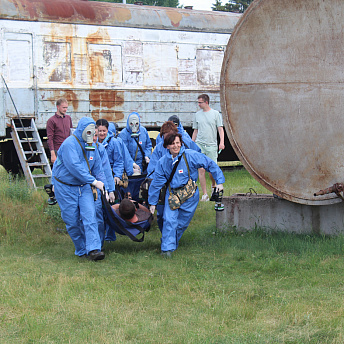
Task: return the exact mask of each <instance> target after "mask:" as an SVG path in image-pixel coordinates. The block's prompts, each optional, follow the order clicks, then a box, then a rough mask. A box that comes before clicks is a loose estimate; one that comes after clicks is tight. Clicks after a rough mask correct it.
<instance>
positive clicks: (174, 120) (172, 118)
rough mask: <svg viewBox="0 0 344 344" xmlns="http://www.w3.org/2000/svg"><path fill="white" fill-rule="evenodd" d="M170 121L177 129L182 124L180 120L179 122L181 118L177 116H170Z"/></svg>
mask: <svg viewBox="0 0 344 344" xmlns="http://www.w3.org/2000/svg"><path fill="white" fill-rule="evenodd" d="M168 121H172V122H173V123H174V124H175V125H176V126H177V127H178V125H179V124H180V120H179V117H178V116H177V115H172V116H170V118H169V119H168Z"/></svg>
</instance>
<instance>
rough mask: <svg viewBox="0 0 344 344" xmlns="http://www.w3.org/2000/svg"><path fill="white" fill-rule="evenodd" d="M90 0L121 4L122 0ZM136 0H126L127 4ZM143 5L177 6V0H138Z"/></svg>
mask: <svg viewBox="0 0 344 344" xmlns="http://www.w3.org/2000/svg"><path fill="white" fill-rule="evenodd" d="M91 1H103V2H115V3H117V4H121V3H122V2H123V1H122V0H91ZM136 1H138V0H126V2H127V4H133V3H134V2H136ZM140 1H142V3H143V5H147V6H163V7H177V6H179V0H140Z"/></svg>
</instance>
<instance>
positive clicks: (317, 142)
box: [221, 0, 344, 205]
mask: <svg viewBox="0 0 344 344" xmlns="http://www.w3.org/2000/svg"><path fill="white" fill-rule="evenodd" d="M343 17H344V2H343V1H341V0H331V1H330V0H290V1H285V0H257V1H255V2H253V4H252V5H251V7H250V8H249V9H248V10H247V11H246V12H245V14H244V16H243V17H242V18H241V20H240V21H239V23H238V25H237V27H236V29H235V31H234V33H233V35H232V37H231V39H230V41H229V44H228V46H227V50H226V53H225V58H224V62H223V67H222V79H221V103H222V111H223V115H224V116H223V117H224V119H225V125H226V129H227V134H228V135H229V136H230V141H231V144H232V146H233V148H234V149H235V151H236V153H237V155H238V157H240V160H241V161H242V163H243V164H244V166H245V167H246V168H247V169H248V170H249V171H250V173H251V174H252V175H253V176H254V177H255V178H256V179H257V180H258V181H259V182H260V183H262V184H263V185H264V186H266V187H267V188H268V189H269V190H271V191H272V192H274V193H275V194H277V195H279V196H281V197H283V198H285V199H287V200H290V201H293V202H297V203H302V204H319V205H321V204H331V203H336V202H341V200H340V199H339V198H338V197H336V196H335V194H328V195H324V196H319V197H314V196H313V194H314V192H317V191H318V190H320V189H324V188H326V187H329V186H331V185H333V184H334V183H337V182H343V181H344V180H343V178H344V177H343V176H344V162H343V152H344V139H343V137H344V136H343V131H344V124H343V123H344V121H343V114H344V102H343V94H344V86H343V77H344V45H343V44H342V43H343V41H344V21H343Z"/></svg>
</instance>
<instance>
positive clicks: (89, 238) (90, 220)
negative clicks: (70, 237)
mask: <svg viewBox="0 0 344 344" xmlns="http://www.w3.org/2000/svg"><path fill="white" fill-rule="evenodd" d="M79 207H80V218H81V221H82V223H83V225H84V230H85V237H86V251H87V254H89V253H90V252H91V251H95V250H96V251H100V250H101V242H100V237H99V232H98V222H97V218H96V208H95V202H94V199H93V194H92V190H91V187H90V186H89V185H85V186H83V187H81V188H80V197H79Z"/></svg>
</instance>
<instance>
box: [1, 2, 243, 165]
mask: <svg viewBox="0 0 344 344" xmlns="http://www.w3.org/2000/svg"><path fill="white" fill-rule="evenodd" d="M239 17H240V15H239V14H234V13H224V12H210V11H194V10H186V9H176V8H164V7H151V6H138V5H125V4H115V3H105V2H95V1H83V0H54V1H51V0H0V35H1V49H0V60H1V73H2V75H3V77H4V79H5V81H6V83H7V85H8V88H9V90H10V94H9V93H8V92H7V90H6V87H5V85H4V83H3V82H2V86H1V87H2V90H3V92H2V96H1V97H0V139H2V142H1V144H0V147H1V148H0V149H1V163H2V164H3V165H5V167H8V164H9V163H10V160H13V158H14V157H13V155H14V156H15V153H14V154H13V151H12V150H13V147H12V145H11V142H7V140H6V139H5V138H8V137H9V130H10V129H9V124H10V120H11V118H13V117H16V116H17V114H16V111H15V107H14V106H13V104H12V101H11V98H10V95H11V96H12V98H13V100H14V102H15V105H16V108H17V110H18V112H19V114H20V115H21V116H22V117H24V118H25V117H34V118H35V121H36V125H37V127H38V129H39V130H40V133H41V136H44V135H45V127H46V122H47V120H48V118H49V117H51V116H52V115H53V114H54V112H55V110H56V107H55V102H56V100H57V99H58V98H60V97H65V98H66V99H67V100H68V101H69V108H68V113H69V114H70V115H71V117H72V120H73V124H74V125H76V124H77V122H78V120H79V119H80V118H81V117H83V116H85V115H87V116H90V117H92V118H94V119H95V120H97V119H98V118H106V119H108V120H110V121H115V122H118V124H119V126H120V127H124V126H125V123H126V117H127V115H128V114H129V113H130V112H132V111H137V112H139V113H140V115H141V121H142V124H143V125H144V126H146V127H148V128H158V127H160V126H161V124H162V123H163V122H164V121H165V120H166V119H167V118H168V117H169V116H170V115H171V114H177V115H178V116H179V117H180V118H181V120H182V123H183V124H184V126H186V127H189V128H190V127H191V121H192V116H193V113H194V112H195V111H197V109H198V107H197V102H196V101H197V95H198V94H200V93H203V92H206V93H209V94H210V95H211V100H212V103H211V106H212V107H214V108H215V109H217V110H220V94H219V89H220V73H221V65H222V60H223V56H224V50H225V47H226V45H227V42H228V39H229V37H230V34H231V32H232V31H233V29H234V26H235V24H236V22H237V21H238V19H239ZM4 139H5V140H4ZM10 155H11V157H10Z"/></svg>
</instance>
